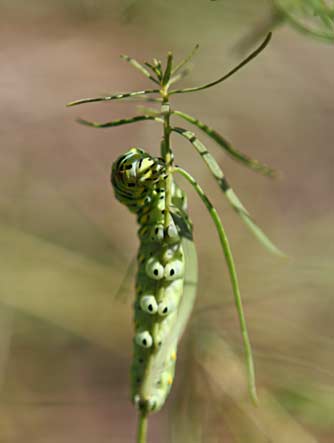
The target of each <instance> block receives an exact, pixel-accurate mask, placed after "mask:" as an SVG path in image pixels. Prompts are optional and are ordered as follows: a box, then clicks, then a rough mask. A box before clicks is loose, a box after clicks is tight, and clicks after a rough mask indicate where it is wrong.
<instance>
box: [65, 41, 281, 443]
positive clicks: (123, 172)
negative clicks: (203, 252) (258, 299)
mask: <svg viewBox="0 0 334 443" xmlns="http://www.w3.org/2000/svg"><path fill="white" fill-rule="evenodd" d="M270 38H271V34H268V36H267V37H266V39H265V40H264V41H263V43H262V44H261V45H260V46H259V47H258V48H257V49H255V50H254V51H253V52H252V53H251V54H250V55H249V56H248V57H246V58H245V59H244V60H243V61H242V62H241V63H239V64H238V65H237V66H236V67H234V68H233V69H231V70H230V71H229V72H228V73H227V74H225V75H223V76H222V77H220V78H218V79H217V80H215V81H211V82H209V83H205V84H202V85H200V86H197V87H190V88H184V89H171V90H170V88H171V86H172V85H173V84H174V83H176V82H177V81H178V80H180V79H182V78H183V77H184V76H185V75H186V74H187V73H188V70H187V69H183V68H184V66H185V64H186V63H187V62H188V61H189V60H190V59H191V57H192V56H193V55H194V53H195V51H196V50H197V48H198V46H196V47H195V49H194V51H193V52H192V53H191V54H190V55H189V56H188V57H186V58H185V59H184V60H182V61H181V62H179V63H178V64H177V65H176V66H173V55H172V53H168V57H167V63H166V67H165V68H164V69H163V67H162V63H161V62H160V61H159V60H156V59H154V60H153V63H147V62H145V64H144V65H142V64H140V63H139V62H138V61H136V60H135V59H133V58H130V57H128V56H123V59H124V60H125V61H127V62H128V63H130V64H131V65H132V66H133V67H135V68H136V69H138V70H139V71H140V72H141V73H142V74H144V75H145V76H146V77H147V78H149V79H150V80H151V81H152V82H154V83H155V84H156V85H159V88H156V89H146V90H141V91H135V92H126V93H118V94H114V95H109V96H105V97H94V98H85V99H81V100H76V101H74V102H71V103H69V104H68V106H73V105H78V104H81V103H90V102H99V101H111V100H123V99H124V100H144V101H147V102H150V103H160V105H161V106H160V110H156V109H145V110H144V112H143V113H142V114H139V115H136V116H134V117H132V118H125V119H121V120H114V121H110V122H106V123H97V122H90V121H87V120H83V119H79V122H80V123H82V124H84V125H87V126H91V127H95V128H111V127H115V126H121V125H127V124H132V123H136V122H140V121H149V120H151V121H155V122H158V123H159V124H162V125H163V137H162V142H161V149H160V153H161V157H153V156H151V155H150V154H148V153H146V152H144V151H142V150H140V149H137V148H132V149H130V150H129V151H128V152H126V153H125V154H124V155H122V156H121V157H120V158H118V159H117V160H116V162H115V163H114V164H113V167H112V176H111V181H112V184H113V186H114V191H115V195H116V198H117V199H118V200H119V201H120V202H121V203H123V204H125V205H126V206H127V207H128V208H129V210H130V211H131V212H133V213H135V214H136V215H137V221H138V224H139V226H140V227H139V230H138V235H139V238H140V248H139V252H138V257H137V262H138V272H137V282H136V298H135V306H134V320H135V337H134V359H133V365H132V372H131V374H132V376H131V379H132V399H133V402H134V403H135V405H136V406H137V407H138V409H139V411H140V414H139V428H138V441H140V442H143V441H145V439H146V437H145V436H146V426H147V415H148V413H150V412H152V411H157V410H159V409H160V408H161V407H162V406H163V404H164V402H165V400H166V398H167V396H168V393H169V391H170V389H171V385H172V381H173V377H174V371H175V359H176V351H177V345H178V342H179V340H180V337H181V336H182V333H183V330H184V328H185V326H186V323H187V320H188V318H189V316H190V313H191V310H192V307H193V305H194V301H195V293H196V285H197V258H196V251H195V247H194V242H193V239H192V224H191V222H190V220H189V217H188V213H187V202H186V196H185V194H184V192H183V191H182V190H181V189H180V188H179V187H178V186H177V185H176V184H175V182H174V174H180V175H182V176H183V178H184V179H186V180H187V181H188V182H189V183H190V184H191V185H192V187H193V188H194V190H195V191H196V193H197V194H198V196H199V197H200V199H201V200H202V202H203V203H204V205H205V206H206V208H207V210H208V212H209V214H210V216H211V218H212V221H213V223H214V225H215V227H216V229H217V233H218V236H219V241H220V244H221V246H222V250H223V252H224V256H225V259H226V264H227V268H228V271H229V275H230V279H231V286H232V292H233V296H234V301H235V306H236V309H237V313H238V318H239V323H240V328H241V333H242V334H241V335H242V340H243V345H244V351H245V359H246V367H247V376H248V386H249V393H250V396H251V398H252V400H253V401H254V402H255V403H256V399H257V396H256V387H255V371H254V362H253V357H252V350H251V344H250V341H249V337H248V332H247V326H246V320H245V316H244V312H243V306H242V301H241V296H240V290H239V284H238V278H237V273H236V269H235V264H234V259H233V256H232V252H231V248H230V245H229V242H228V239H227V236H226V233H225V230H224V227H223V224H222V222H221V220H220V217H219V215H218V212H217V210H216V209H215V208H214V206H213V205H212V203H211V202H210V200H209V198H208V196H207V195H206V194H205V192H204V190H203V189H202V188H201V186H200V184H199V183H198V182H197V181H196V180H195V179H194V178H193V177H192V176H191V175H190V174H189V173H188V172H187V171H185V170H184V169H182V168H181V167H178V166H175V165H174V153H173V150H172V147H171V136H172V135H173V134H175V135H178V136H181V137H183V138H185V139H186V140H188V141H189V142H190V144H191V145H192V147H193V148H194V149H195V150H196V152H197V153H198V154H199V155H200V158H201V159H202V160H203V161H204V162H205V164H206V165H207V167H208V168H209V170H210V172H211V173H212V175H213V177H214V178H215V180H216V182H217V184H218V185H219V188H220V190H221V191H223V193H224V195H225V196H226V198H227V200H228V202H229V203H230V205H231V206H232V208H233V209H234V210H235V212H236V213H237V214H238V215H239V216H240V218H241V219H242V220H243V222H244V223H245V224H246V225H247V227H248V228H249V229H250V230H251V232H252V233H253V234H254V235H255V237H256V238H257V239H258V240H259V241H260V242H261V243H262V244H263V245H264V246H265V247H266V248H267V249H268V250H269V251H270V252H273V253H275V254H277V255H281V256H282V255H283V254H282V253H281V252H280V251H279V249H278V248H277V247H276V246H275V245H274V244H273V243H272V242H271V241H270V240H269V239H268V238H267V236H266V235H265V234H264V233H263V231H262V230H261V229H260V228H259V227H258V226H257V224H256V223H255V222H254V220H253V219H252V217H251V216H250V214H249V212H248V211H247V209H246V208H245V207H244V205H243V204H242V203H241V201H240V200H239V198H238V196H237V195H236V193H235V192H234V191H233V189H232V188H231V186H230V184H229V183H228V181H227V179H226V177H225V175H224V173H223V171H222V169H221V168H220V166H219V164H218V163H217V161H216V160H215V159H214V157H213V156H212V155H211V154H210V152H209V151H208V149H207V148H206V147H205V146H204V144H203V143H202V142H201V141H200V140H199V139H198V137H197V136H196V135H195V134H194V133H193V132H191V131H189V130H187V129H184V128H182V127H179V126H173V125H172V121H171V120H172V118H174V117H178V118H181V119H183V120H185V121H186V122H188V123H189V124H192V125H194V126H196V128H198V129H200V130H201V131H202V132H204V133H205V134H206V135H207V136H208V137H210V138H211V139H212V140H214V141H215V142H216V143H217V144H218V146H220V147H221V148H222V149H223V150H224V151H225V152H226V153H227V154H228V155H229V156H230V157H231V158H233V159H234V160H237V161H238V162H240V163H241V164H243V165H244V166H246V167H249V168H251V169H252V170H255V171H257V172H260V173H262V174H264V175H267V176H273V175H274V174H275V172H274V170H273V169H271V168H269V167H268V166H266V165H264V164H261V163H260V162H259V161H257V160H254V159H252V158H250V157H248V156H247V155H246V154H244V153H242V152H240V151H238V150H236V149H235V148H234V147H233V146H232V145H231V144H230V143H229V142H228V141H227V140H226V139H225V138H224V137H223V136H222V135H220V134H219V133H218V132H217V131H215V130H214V129H212V128H210V127H209V126H208V125H207V124H205V123H203V122H201V121H199V120H198V119H196V118H194V117H192V116H190V115H188V114H185V113H183V112H181V111H178V110H174V109H172V108H171V105H170V103H169V99H170V97H171V96H172V95H175V94H185V93H192V92H196V91H201V90H204V89H207V88H210V87H212V86H215V85H217V84H219V83H221V82H223V81H225V80H227V79H228V78H229V77H231V76H232V75H233V74H234V73H236V72H237V71H238V70H239V69H241V68H242V67H243V66H244V65H246V64H247V63H248V62H250V61H251V60H252V59H254V58H255V57H256V56H257V55H258V54H259V53H260V52H261V51H262V50H263V49H264V48H265V47H266V46H267V44H268V43H269V41H270ZM156 94H158V95H159V96H158V97H156V96H155V95H156Z"/></svg>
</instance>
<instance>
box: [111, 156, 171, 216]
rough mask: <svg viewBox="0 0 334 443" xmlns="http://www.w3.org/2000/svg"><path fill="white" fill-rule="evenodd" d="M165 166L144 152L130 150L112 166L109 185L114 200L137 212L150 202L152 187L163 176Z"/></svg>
mask: <svg viewBox="0 0 334 443" xmlns="http://www.w3.org/2000/svg"><path fill="white" fill-rule="evenodd" d="M164 171H165V165H164V163H163V161H162V160H160V159H158V158H154V157H152V156H150V155H149V154H147V153H146V152H145V151H143V150H141V149H138V148H132V149H130V150H129V151H128V152H126V153H125V154H123V155H121V156H120V157H119V158H118V159H117V160H116V161H115V162H114V163H113V165H112V171H111V183H112V185H113V187H114V191H115V195H116V198H117V199H118V200H119V201H120V202H121V203H124V204H125V205H126V206H128V208H129V209H130V210H131V211H133V212H137V211H138V210H139V209H140V208H142V207H143V206H144V205H146V204H148V203H149V202H150V196H151V194H152V187H153V186H154V185H155V184H157V183H158V182H159V181H160V180H161V178H162V176H163V175H164Z"/></svg>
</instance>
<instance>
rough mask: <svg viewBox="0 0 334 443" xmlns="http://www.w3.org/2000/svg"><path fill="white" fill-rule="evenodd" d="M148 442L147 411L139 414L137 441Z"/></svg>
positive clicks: (138, 442)
mask: <svg viewBox="0 0 334 443" xmlns="http://www.w3.org/2000/svg"><path fill="white" fill-rule="evenodd" d="M146 442H147V413H146V412H140V413H139V415H138V432H137V443H146Z"/></svg>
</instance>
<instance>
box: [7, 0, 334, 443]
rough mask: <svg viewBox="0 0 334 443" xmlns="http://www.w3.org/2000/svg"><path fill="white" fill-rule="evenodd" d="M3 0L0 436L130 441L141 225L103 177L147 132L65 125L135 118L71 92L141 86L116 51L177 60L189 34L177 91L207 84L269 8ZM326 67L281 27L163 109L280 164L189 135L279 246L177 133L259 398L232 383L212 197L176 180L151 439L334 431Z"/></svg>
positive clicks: (34, 442) (121, 106)
mask: <svg viewBox="0 0 334 443" xmlns="http://www.w3.org/2000/svg"><path fill="white" fill-rule="evenodd" d="M0 6H1V12H2V13H1V19H0V23H1V27H0V56H1V74H0V88H1V102H0V112H1V121H2V125H1V127H2V131H1V162H0V189H1V193H0V270H1V271H0V273H1V278H0V297H1V304H0V388H1V391H0V392H1V397H0V442H1V443H23V442H25V443H26V442H28V443H39V442H43V443H53V442H57V443H67V442H71V443H73V442H74V441H82V442H84V443H88V442H99V443H107V442H108V443H111V442H133V441H135V422H136V418H135V411H134V409H133V407H132V405H131V404H130V401H129V388H128V381H129V380H128V379H129V376H128V372H129V366H130V363H131V334H132V325H131V316H132V314H131V298H132V297H133V295H132V292H133V290H132V284H133V277H131V278H130V280H129V282H128V284H127V285H126V286H127V290H126V291H127V292H128V294H125V296H124V298H126V295H128V298H129V300H130V301H129V302H127V303H120V302H117V301H115V300H114V299H113V295H114V294H115V293H116V292H117V289H118V288H119V285H120V282H121V281H122V277H123V276H124V272H125V269H126V267H127V266H128V264H129V263H130V262H131V259H132V258H133V256H134V255H135V251H136V248H137V246H138V241H137V238H136V229H137V227H136V225H135V219H134V217H133V216H132V215H131V214H129V213H128V211H127V210H126V208H124V207H122V206H121V205H120V204H119V203H117V202H116V201H115V199H114V197H113V192H112V189H111V186H110V185H109V174H110V165H111V163H112V161H113V160H114V159H115V158H116V157H117V156H118V155H119V154H120V153H122V152H124V151H126V150H127V149H128V148H129V147H130V146H138V147H141V148H143V149H147V150H149V151H150V152H151V153H154V154H157V153H158V149H159V141H160V137H161V133H160V128H159V127H158V126H156V125H155V123H152V122H148V123H140V124H136V125H133V126H127V127H126V128H124V127H120V128H115V129H106V130H102V129H100V130H98V129H92V128H86V127H83V126H80V125H78V124H77V123H75V119H76V118H77V117H79V116H82V117H86V118H88V119H92V120H99V121H108V120H112V119H116V118H121V117H125V116H131V115H134V114H135V113H136V109H135V105H134V104H129V103H105V104H92V105H86V106H82V107H78V108H73V109H66V108H65V103H66V102H68V101H70V100H74V99H77V98H81V97H86V96H95V95H100V94H109V93H111V92H119V91H128V90H137V89H142V88H144V87H146V86H149V82H148V81H147V79H145V78H144V77H142V78H141V76H140V74H138V73H137V72H136V71H135V70H133V69H132V68H131V67H130V66H128V65H127V64H125V63H124V62H123V61H121V60H120V59H119V57H118V56H119V54H123V53H125V54H129V55H131V56H134V57H136V58H137V59H139V60H151V59H152V58H153V57H157V58H164V57H165V54H166V53H167V51H168V50H170V49H172V50H173V52H174V54H175V56H176V57H178V58H181V57H182V56H184V55H185V54H186V53H187V52H189V51H190V50H191V48H192V47H193V46H194V45H195V44H196V43H199V44H200V51H199V52H198V55H197V56H196V59H195V60H194V65H195V67H194V70H193V71H192V73H191V75H190V76H189V77H188V78H187V79H185V80H184V81H183V84H184V85H187V86H194V85H196V84H198V83H200V82H201V83H202V82H203V81H207V80H211V79H214V78H216V77H219V76H220V75H221V74H222V73H223V72H225V71H227V70H228V69H229V68H231V67H232V66H233V65H234V64H236V63H237V62H238V61H239V60H240V59H241V58H242V57H243V56H245V52H243V51H242V50H241V49H240V48H241V46H240V45H239V43H240V42H241V41H242V42H243V47H244V43H245V37H247V35H249V33H251V32H252V31H253V30H256V29H258V27H261V26H263V23H265V22H266V20H267V18H268V17H269V16H270V14H271V10H270V2H268V1H260V0H259V1H252V2H249V1H246V0H244V1H241V0H240V1H235V0H234V1H232V0H230V1H220V2H209V1H204V0H202V1H196V2H194V1H189V0H184V1H183V0H182V1H181V0H171V1H168V2H167V1H163V0H156V1H153V0H151V1H149V0H138V1H137V2H132V3H131V2H125V1H116V0H114V1H113V0H110V1H107V0H104V1H103V0H101V1H98V0H96V1H94V0H68V1H60V0H58V1H56V0H48V1H45V0H44V1H37V0H36V1H32V2H28V3H27V2H24V1H19V0H11V1H4V0H2V1H1V2H0ZM333 70H334V61H333V46H330V45H326V44H323V43H321V42H319V41H316V40H313V39H311V38H307V37H306V36H304V35H300V34H298V33H297V32H295V31H294V30H293V29H291V28H289V27H288V26H285V27H281V28H279V29H278V30H277V31H276V32H275V33H274V37H273V40H272V42H271V44H270V46H269V47H268V48H267V49H266V50H265V52H264V53H262V54H261V55H260V56H259V57H258V59H256V60H255V61H253V62H252V63H251V64H250V65H249V66H247V67H246V68H245V69H244V70H242V71H241V72H239V73H238V74H236V76H235V77H233V78H232V79H229V80H228V81H227V82H226V83H224V84H222V85H219V86H217V87H216V88H215V89H212V90H208V91H205V92H201V93H197V94H190V95H184V96H178V97H177V96H175V99H174V108H178V109H181V110H183V111H185V112H188V113H190V114H193V115H194V116H195V117H198V118H200V119H202V120H204V121H205V122H207V123H209V124H210V125H211V126H213V127H214V128H215V129H217V130H218V131H220V132H221V133H222V134H224V135H225V136H226V137H227V138H228V139H229V140H231V141H232V142H233V144H234V145H235V146H236V147H238V148H239V149H241V150H243V151H245V152H247V153H248V154H249V155H251V156H252V157H254V158H258V159H259V160H262V161H263V162H265V163H267V164H270V165H271V166H272V167H274V168H276V169H278V170H279V171H280V172H281V177H280V178H279V179H277V180H270V179H267V178H264V177H261V176H259V175H256V174H254V173H252V172H250V171H248V170H246V169H245V168H244V167H243V166H240V165H238V164H235V163H233V162H232V161H231V160H230V159H229V158H227V157H226V155H224V153H223V152H222V151H221V150H220V149H219V148H218V147H216V146H213V144H212V143H211V141H209V140H206V139H205V137H202V136H201V138H202V139H203V141H205V142H207V144H208V146H209V147H210V148H211V150H212V153H213V154H214V155H215V157H216V158H217V160H218V161H219V163H220V164H221V165H222V167H223V169H224V172H225V173H226V175H227V176H228V178H229V180H230V182H231V183H232V186H233V187H234V189H235V190H236V192H237V194H238V195H239V196H240V198H241V200H242V202H243V203H244V204H245V205H246V207H247V208H248V209H249V210H250V211H251V213H252V214H253V215H254V217H255V218H256V220H257V222H258V223H259V224H260V226H261V227H263V228H264V230H265V232H266V233H267V234H268V235H269V236H270V238H271V239H272V240H274V241H275V243H276V244H277V245H279V246H280V248H281V249H283V250H284V251H285V252H286V253H287V254H288V255H289V257H290V258H289V259H288V260H282V259H279V258H275V257H271V256H270V255H269V254H268V253H267V252H266V251H264V250H263V249H262V248H261V246H260V245H258V244H257V242H256V241H255V240H254V239H253V238H252V236H251V234H250V233H249V232H248V231H247V229H246V228H245V227H244V226H243V224H242V222H241V221H240V220H239V219H238V217H237V215H236V214H235V213H233V211H232V210H231V209H230V207H229V206H228V203H227V202H226V200H225V199H224V198H223V196H222V195H221V193H220V192H219V190H218V189H217V186H216V183H215V182H214V180H213V179H212V178H211V176H210V173H209V172H208V171H207V169H206V167H205V165H204V164H203V163H202V162H201V159H200V158H197V156H196V153H193V152H192V148H191V145H189V146H188V144H187V143H186V142H184V141H183V140H179V139H176V138H175V139H174V142H173V144H174V149H175V154H176V158H177V163H178V164H180V165H183V166H185V167H186V168H187V169H188V170H189V171H190V172H192V174H193V175H194V176H195V177H196V178H197V179H198V181H199V182H200V183H201V185H202V187H204V188H205V190H206V191H207V193H208V195H209V196H210V198H211V199H212V200H213V201H214V203H215V205H216V207H217V208H218V210H219V213H220V214H221V216H222V218H223V221H224V224H225V227H226V230H227V232H228V234H229V238H230V241H231V244H232V247H233V251H234V255H235V260H236V263H237V267H238V272H239V277H240V284H241V290H242V293H243V298H244V302H245V309H246V314H247V319H248V324H249V330H250V335H251V339H252V342H253V344H254V354H255V360H256V367H257V374H258V384H259V387H260V393H261V392H262V396H260V398H262V399H263V403H261V404H262V406H261V407H260V408H259V409H258V411H257V412H254V411H253V410H252V409H251V408H250V406H249V404H248V403H247V402H248V400H247V398H246V395H245V393H244V390H243V389H241V388H240V386H239V383H244V373H243V372H242V370H243V360H242V349H241V346H240V333H239V328H238V322H237V318H236V315H235V311H234V306H233V301H232V295H231V288H230V285H229V280H228V274H227V272H226V266H225V263H224V259H223V254H222V252H221V250H220V246H219V244H218V242H217V237H216V233H215V230H214V226H213V224H212V222H211V220H210V218H209V216H208V214H207V212H206V210H205V208H203V206H202V204H201V202H200V201H199V200H198V199H197V196H196V195H195V194H194V192H193V191H192V190H190V189H189V186H187V184H184V183H183V182H182V186H183V187H184V188H185V189H186V190H187V191H188V192H189V202H190V212H191V217H192V219H193V222H194V227H195V242H196V245H197V249H198V255H199V264H200V282H199V290H198V301H197V305H196V311H195V314H194V319H193V321H192V324H191V325H190V326H189V328H188V334H187V338H186V339H185V340H184V341H183V343H182V345H181V351H180V357H179V364H178V368H177V377H176V385H175V387H174V390H173V393H172V395H171V398H170V399H169V400H168V403H167V405H166V407H165V409H164V410H163V411H162V412H161V413H159V414H157V415H156V416H153V417H152V419H151V421H150V427H151V429H150V430H151V434H150V440H149V441H152V442H153V441H155V442H162V443H165V442H170V441H182V442H187V441H189V442H192V441H203V442H224V443H225V442H227V443H229V442H234V441H237V442H238V441H240V442H247V443H248V442H253V441H254V442H257V443H258V442H262V441H266V442H269V441H273V442H280V443H282V442H284V443H285V442H289V443H290V442H297V443H299V442H303V443H304V442H315V441H318V442H323V443H325V442H331V441H333V438H334V395H333V393H334V388H333V380H334V356H333V339H334V332H333V331H334V325H333V313H334V299H333V287H334V284H333V265H334V260H333V252H334V241H333V222H334V211H333V197H332V193H333V192H332V191H333V184H334V183H333V182H334V180H333V177H334V176H333V165H334V150H333V129H332V127H333V116H334V104H333V103H334V101H333V98H334V97H333V90H334V76H333ZM180 123H181V122H180ZM180 183H181V182H180ZM208 325H210V326H208ZM206 334H209V336H210V339H205V336H206ZM203 337H204V338H203ZM227 350H230V352H227ZM240 358H241V360H240ZM240 371H241V372H240ZM207 386H210V389H206V387H207ZM211 391H212V392H214V395H213V394H209V393H210V392H211ZM239 391H240V392H239ZM220 392H221V395H220ZM194 398H195V404H196V408H195V407H194V408H193V409H196V410H195V411H194V410H192V407H191V404H192V403H193V399H194ZM196 402H197V403H196ZM192 406H194V405H192ZM210 408H211V409H210ZM204 411H205V413H204ZM175 416H176V417H177V418H178V420H179V421H180V422H182V423H181V424H180V427H179V428H178V426H179V425H178V423H177V421H178V420H177V419H176V418H175ZM187 417H188V418H189V422H188V421H187V420H188V418H187ZM183 418H184V420H183ZM183 421H184V422H183ZM254 423H255V425H254ZM181 428H182V429H181ZM195 428H196V436H193V437H192V436H191V431H194V429H195ZM197 428H198V429H199V430H198V429H197ZM250 429H252V430H251V431H250ZM183 433H184V434H183Z"/></svg>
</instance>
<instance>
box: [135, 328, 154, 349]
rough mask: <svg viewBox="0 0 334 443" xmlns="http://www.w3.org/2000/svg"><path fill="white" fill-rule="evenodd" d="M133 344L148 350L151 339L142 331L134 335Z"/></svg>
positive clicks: (149, 335)
mask: <svg viewBox="0 0 334 443" xmlns="http://www.w3.org/2000/svg"><path fill="white" fill-rule="evenodd" d="M135 342H136V343H137V345H138V346H141V347H142V348H150V347H151V346H152V344H153V339H152V336H151V334H150V333H149V332H148V331H143V332H138V334H136V335H135Z"/></svg>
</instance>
